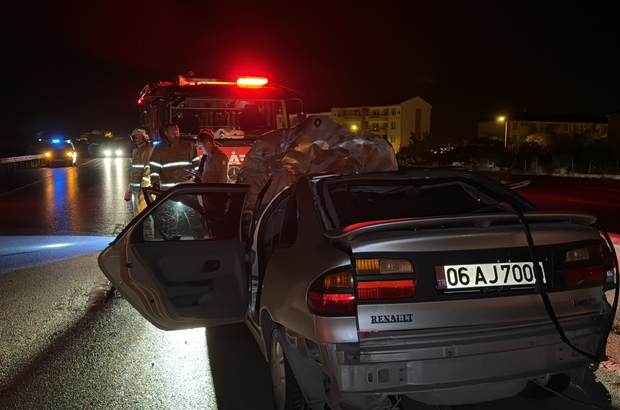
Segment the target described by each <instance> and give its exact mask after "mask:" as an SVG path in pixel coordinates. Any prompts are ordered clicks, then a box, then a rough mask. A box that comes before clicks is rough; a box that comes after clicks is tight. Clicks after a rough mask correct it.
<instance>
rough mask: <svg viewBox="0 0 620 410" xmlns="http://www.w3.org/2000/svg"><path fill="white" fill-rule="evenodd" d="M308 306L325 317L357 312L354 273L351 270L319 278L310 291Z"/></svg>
mask: <svg viewBox="0 0 620 410" xmlns="http://www.w3.org/2000/svg"><path fill="white" fill-rule="evenodd" d="M308 305H309V306H310V308H311V309H312V310H314V311H315V312H317V313H319V314H324V315H341V314H350V313H354V312H355V308H356V303H355V289H354V280H353V272H352V271H350V270H346V271H342V272H334V273H328V274H326V275H323V276H321V277H319V278H318V279H317V280H315V281H314V283H313V284H312V285H311V286H310V290H309V291H308Z"/></svg>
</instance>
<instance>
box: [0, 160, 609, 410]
mask: <svg viewBox="0 0 620 410" xmlns="http://www.w3.org/2000/svg"><path fill="white" fill-rule="evenodd" d="M126 161H127V160H126V159H125V160H112V161H105V160H101V159H96V160H90V161H84V162H83V163H82V164H81V165H80V166H78V167H77V168H67V169H65V168H57V169H56V168H54V169H47V168H46V169H39V170H27V171H20V172H19V174H17V175H12V177H11V178H10V179H9V180H5V176H0V211H1V212H0V409H16V410H19V409H29V410H30V409H256V410H263V409H265V410H267V409H271V408H272V406H271V393H270V379H269V372H268V366H267V363H266V361H265V360H264V359H263V358H262V356H261V353H260V351H259V349H258V347H257V346H256V343H255V342H254V340H253V338H252V337H251V335H250V334H249V331H248V330H247V329H246V327H245V325H244V324H236V325H229V326H222V327H218V328H213V329H209V330H207V331H205V330H204V329H197V330H188V331H178V332H164V331H161V330H159V329H156V328H155V327H153V326H152V325H151V324H150V323H148V322H147V321H146V320H145V319H143V318H142V317H141V316H140V315H139V314H138V313H137V312H136V311H135V310H134V309H133V308H132V307H131V306H130V305H129V303H128V302H127V301H125V300H124V299H122V298H120V297H117V296H114V297H112V298H109V299H107V300H103V299H100V298H97V296H98V295H99V296H100V295H101V294H102V288H103V286H104V285H105V283H106V280H105V277H104V276H103V274H102V273H101V272H100V270H99V268H98V266H97V255H98V251H99V249H98V248H101V249H102V248H103V246H105V243H106V242H107V241H108V240H111V239H112V238H113V236H114V235H115V234H116V233H118V232H119V231H120V229H122V227H123V226H124V224H126V223H127V222H128V221H129V220H130V219H131V212H130V209H129V207H128V204H127V203H125V202H123V201H122V200H120V198H122V193H123V192H124V189H125V188H126V176H125V174H126V172H125V170H126V168H125V166H126V165H127V162H126ZM24 235H27V236H25V237H24ZM58 235H62V236H60V237H59V236H58ZM70 239H73V240H74V241H73V242H71V241H70ZM58 245H63V246H58ZM618 373H619V372H618V371H616V370H608V369H598V370H596V369H595V368H593V369H591V371H588V372H587V374H586V379H585V381H584V383H583V385H582V387H577V386H572V387H570V388H569V389H568V390H566V391H565V392H564V394H565V395H566V396H567V397H568V398H566V397H558V396H556V395H553V394H551V393H548V392H545V391H543V390H541V389H540V388H536V387H533V386H532V387H529V388H528V389H526V391H524V392H523V393H522V394H521V395H519V396H516V397H513V398H510V399H504V400H499V401H495V402H489V403H481V404H477V405H471V406H456V407H453V409H454V410H456V409H458V410H464V409H468V410H486V409H489V410H490V409H509V410H510V409H515V410H516V409H528V410H529V409H531V410H537V409H541V410H542V409H544V410H549V409H561V410H564V409H566V410H572V409H596V408H603V409H618V410H620V399H619V398H618V392H619V388H618V386H620V377H619V376H618ZM574 400H577V401H574ZM587 403H590V404H587ZM593 405H594V406H593ZM403 407H404V408H405V409H408V410H409V409H416V410H426V409H436V408H437V407H435V406H427V405H423V404H420V403H415V402H412V401H410V400H407V399H403ZM442 409H444V410H445V409H448V407H445V406H444V407H442Z"/></svg>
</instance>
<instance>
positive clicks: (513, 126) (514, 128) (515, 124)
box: [512, 122, 519, 130]
mask: <svg viewBox="0 0 620 410" xmlns="http://www.w3.org/2000/svg"><path fill="white" fill-rule="evenodd" d="M517 125H519V124H518V123H516V122H513V123H512V129H513V130H516V129H517Z"/></svg>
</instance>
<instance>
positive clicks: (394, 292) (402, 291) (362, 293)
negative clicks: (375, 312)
mask: <svg viewBox="0 0 620 410" xmlns="http://www.w3.org/2000/svg"><path fill="white" fill-rule="evenodd" d="M415 291H416V282H415V280H413V279H406V280H381V281H368V282H358V283H357V300H381V299H405V298H412V297H414V296H415Z"/></svg>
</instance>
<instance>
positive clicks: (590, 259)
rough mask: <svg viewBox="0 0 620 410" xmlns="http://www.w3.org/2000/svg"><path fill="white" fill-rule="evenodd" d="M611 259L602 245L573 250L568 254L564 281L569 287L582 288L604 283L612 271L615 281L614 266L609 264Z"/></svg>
mask: <svg viewBox="0 0 620 410" xmlns="http://www.w3.org/2000/svg"><path fill="white" fill-rule="evenodd" d="M608 261H609V257H608V255H606V254H605V251H604V248H603V246H602V245H590V246H586V247H583V248H577V249H571V250H570V251H568V252H566V258H565V262H566V269H565V270H564V281H565V283H566V285H567V286H571V287H574V286H580V285H587V284H593V283H599V282H603V281H604V280H605V279H606V277H607V276H608V274H607V271H608V270H610V269H611V272H612V275H611V276H612V279H613V267H612V266H613V265H611V266H610V265H609V263H608Z"/></svg>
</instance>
